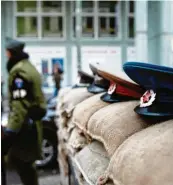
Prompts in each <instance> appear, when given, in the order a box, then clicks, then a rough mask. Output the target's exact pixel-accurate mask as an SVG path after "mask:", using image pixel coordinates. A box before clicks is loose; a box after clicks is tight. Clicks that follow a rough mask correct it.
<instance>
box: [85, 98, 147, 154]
mask: <svg viewBox="0 0 173 185" xmlns="http://www.w3.org/2000/svg"><path fill="white" fill-rule="evenodd" d="M137 104H138V101H127V102H119V103H115V104H111V105H108V106H106V107H104V108H102V109H100V110H99V111H97V112H96V113H95V114H93V116H91V118H90V120H89V122H88V127H87V133H88V134H89V135H90V136H91V137H92V138H93V139H96V140H98V141H100V142H102V143H103V144H104V147H105V149H106V151H107V152H108V154H109V156H110V157H111V156H112V155H113V154H114V152H115V150H116V149H117V148H118V146H119V145H120V144H122V143H123V141H124V140H126V139H127V138H128V137H129V136H130V135H132V134H134V133H135V132H138V131H140V130H142V129H144V128H145V127H147V125H148V124H147V123H146V121H145V120H143V119H142V118H141V117H140V116H139V115H137V114H136V113H135V112H134V111H132V112H131V111H130V112H129V111H128V110H131V109H133V108H134V107H135V106H136V105H137Z"/></svg>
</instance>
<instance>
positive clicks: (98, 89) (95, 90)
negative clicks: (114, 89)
mask: <svg viewBox="0 0 173 185" xmlns="http://www.w3.org/2000/svg"><path fill="white" fill-rule="evenodd" d="M87 89H88V92H90V93H94V94H98V93H102V92H105V91H107V89H104V88H101V87H98V86H96V85H95V84H94V83H92V84H91V85H90V86H89V87H88V88H87Z"/></svg>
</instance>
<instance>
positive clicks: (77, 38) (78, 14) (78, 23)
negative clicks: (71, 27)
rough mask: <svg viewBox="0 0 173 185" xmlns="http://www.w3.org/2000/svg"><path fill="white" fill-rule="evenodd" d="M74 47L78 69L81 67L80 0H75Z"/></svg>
mask: <svg viewBox="0 0 173 185" xmlns="http://www.w3.org/2000/svg"><path fill="white" fill-rule="evenodd" d="M75 4H76V7H75V8H76V48H77V64H78V69H81V45H80V36H81V0H77V1H76V3H75Z"/></svg>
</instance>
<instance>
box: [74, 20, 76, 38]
mask: <svg viewBox="0 0 173 185" xmlns="http://www.w3.org/2000/svg"><path fill="white" fill-rule="evenodd" d="M73 37H76V17H73Z"/></svg>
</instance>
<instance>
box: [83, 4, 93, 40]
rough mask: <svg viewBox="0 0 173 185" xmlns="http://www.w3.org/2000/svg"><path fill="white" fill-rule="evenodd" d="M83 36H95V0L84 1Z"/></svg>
mask: <svg viewBox="0 0 173 185" xmlns="http://www.w3.org/2000/svg"><path fill="white" fill-rule="evenodd" d="M81 3H82V15H81V17H82V20H81V22H82V33H81V36H82V37H94V1H82V2H81Z"/></svg>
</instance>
